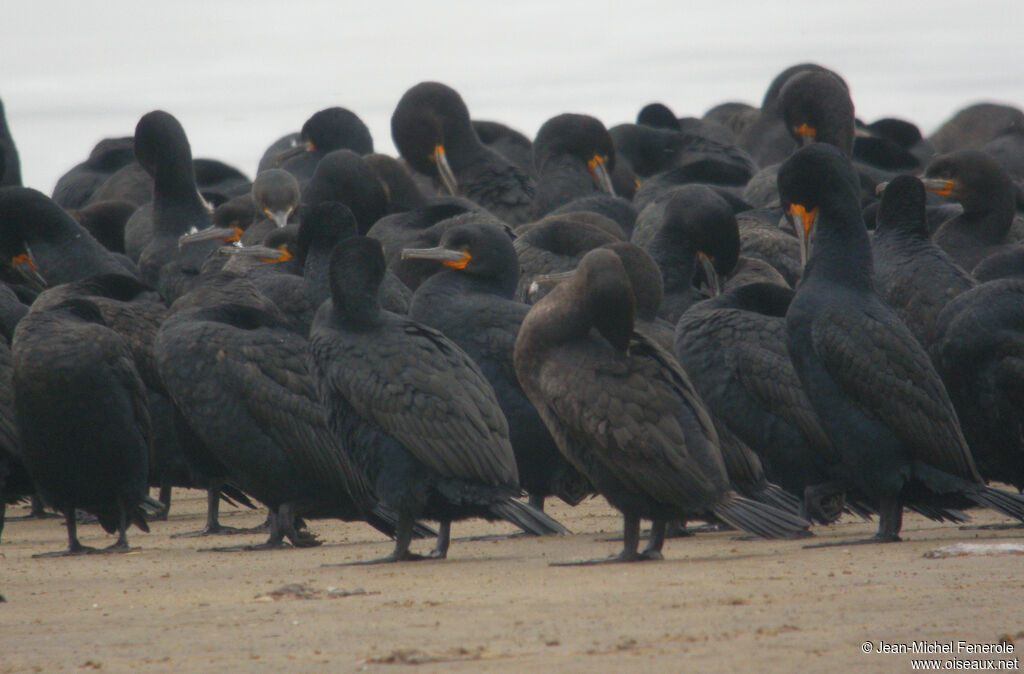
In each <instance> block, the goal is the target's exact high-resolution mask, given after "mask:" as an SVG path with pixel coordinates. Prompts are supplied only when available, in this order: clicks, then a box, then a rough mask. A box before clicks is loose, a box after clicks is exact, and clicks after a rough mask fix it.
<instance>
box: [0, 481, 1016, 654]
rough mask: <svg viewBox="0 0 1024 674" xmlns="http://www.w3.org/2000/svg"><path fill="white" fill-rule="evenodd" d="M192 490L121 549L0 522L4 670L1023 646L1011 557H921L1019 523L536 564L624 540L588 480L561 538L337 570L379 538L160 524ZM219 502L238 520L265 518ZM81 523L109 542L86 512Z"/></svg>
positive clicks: (849, 526)
mask: <svg viewBox="0 0 1024 674" xmlns="http://www.w3.org/2000/svg"><path fill="white" fill-rule="evenodd" d="M204 507H205V498H204V496H203V494H202V493H201V492H197V491H189V490H179V491H176V494H175V500H174V504H173V510H172V513H171V517H170V520H169V521H168V522H156V523H154V524H153V526H152V533H150V534H144V533H142V532H140V531H138V530H135V529H133V530H132V531H131V532H130V536H129V540H130V543H131V544H132V545H133V546H137V548H136V549H134V550H133V551H132V552H130V553H126V554H117V555H91V556H81V557H65V558H55V559H33V558H32V555H33V554H36V553H40V552H46V551H53V550H59V549H61V548H63V547H64V546H65V544H66V538H65V531H64V527H63V526H62V524H61V522H60V520H55V519H51V520H29V521H11V522H8V524H7V527H6V529H5V531H4V533H3V543H2V544H0V595H3V596H4V598H5V599H6V602H4V603H0V672H3V673H6V672H53V671H78V670H102V671H107V672H121V671H145V672H164V671H167V672H172V671H173V672H192V671H223V672H248V671H254V672H258V671H279V672H293V671H301V672H309V671H344V672H348V671H410V670H415V671H417V672H428V671H446V672H452V671H454V672H476V671H500V672H505V671H508V672H512V671H529V670H531V669H532V670H534V671H541V670H543V671H573V672H580V671H586V672H603V671H609V672H610V671H617V672H621V671H702V672H715V671H769V672H770V671H779V672H791V671H826V669H832V668H840V670H857V671H910V660H911V658H914V657H932V658H942V659H956V660H960V661H964V660H967V659H968V658H971V657H974V658H981V659H982V660H985V659H989V658H994V659H1009V660H1012V659H1013V658H1016V657H1018V656H1019V652H1020V650H1021V649H1024V612H1022V611H1021V608H1020V607H1021V598H1022V597H1024V573H1022V568H1024V557H1022V556H1021V555H1019V554H998V555H962V556H952V557H943V558H929V557H926V556H925V555H926V553H929V552H931V551H935V550H937V549H940V548H943V547H945V546H949V545H952V544H955V543H960V542H963V543H974V544H985V545H986V546H989V544H994V543H1000V542H1001V543H1016V544H1020V543H1022V542H1024V540H1022V538H1021V533H1020V532H1019V531H1018V532H1013V531H963V530H960V529H959V528H958V527H956V526H953V525H949V524H936V523H932V522H929V521H927V520H924V519H922V518H920V517H918V516H915V515H908V516H907V517H906V518H905V520H904V529H903V537H904V542H902V543H899V544H892V545H884V546H880V545H871V546H854V547H842V548H826V549H804V547H803V546H804V544H805V541H748V540H738V539H737V535H736V534H735V533H734V532H718V533H707V534H699V535H697V536H695V537H691V538H688V539H673V540H669V541H667V542H666V545H665V560H664V561H662V562H645V563H640V564H628V565H626V564H616V565H605V566H591V567H551V566H549V565H548V563H549V562H552V561H560V560H561V561H564V560H572V559H579V558H593V557H602V556H605V555H608V554H611V553H613V552H616V551H617V549H618V545H619V544H618V543H616V542H610V541H607V540H602V539H604V538H607V537H608V536H609V535H614V534H616V533H619V531H620V527H621V520H620V519H619V517H618V515H617V514H616V513H615V511H614V510H612V509H611V508H610V507H609V506H608V505H607V504H606V503H605V502H604V500H603V499H600V498H598V499H593V500H590V501H587V502H586V503H584V504H582V505H580V506H579V507H576V508H569V507H567V506H565V505H564V504H562V503H560V502H553V503H551V504H550V506H549V508H548V512H550V513H551V514H552V515H553V516H554V517H556V518H558V519H559V520H560V521H561V522H563V523H564V524H565V525H566V526H567V527H569V528H570V529H571V530H572V531H573V532H575V533H574V534H573V535H570V536H564V537H553V538H544V539H538V538H522V537H516V538H501V539H497V540H467V537H471V536H480V535H483V534H490V533H495V532H510V531H511V528H510V527H508V526H506V525H503V524H488V523H486V522H479V521H472V522H466V523H457V524H456V525H455V526H454V527H453V535H454V536H455V540H454V541H453V543H452V547H451V551H450V553H449V558H448V559H447V560H444V561H425V562H416V563H406V564H401V565H385V566H364V567H345V566H323V565H324V564H331V563H337V562H345V561H353V560H359V559H369V558H372V557H378V556H381V555H383V554H385V553H387V552H388V551H389V550H390V547H391V546H390V543H389V541H387V539H386V538H384V537H383V536H381V535H379V534H377V532H375V531H373V530H372V529H370V528H369V527H367V526H365V525H360V524H346V523H341V522H334V521H316V522H313V523H311V525H310V527H311V529H312V530H313V531H314V532H316V533H317V534H318V536H319V537H320V538H321V539H322V540H323V541H324V545H322V546H320V547H317V548H310V549H301V550H296V549H287V550H276V551H261V552H248V553H223V552H200V551H198V548H201V547H208V546H213V545H230V544H236V543H256V542H259V541H260V540H261V539H262V537H261V536H257V535H248V536H233V537H216V538H203V539H196V538H191V539H188V538H186V539H182V538H170V535H171V534H174V533H177V532H181V531H187V530H190V529H196V528H198V527H199V526H201V524H202V522H203V509H204ZM8 512H9V515H15V516H17V515H20V514H23V513H24V512H25V510H24V509H23V508H20V507H13V508H9V509H8ZM223 513H224V514H223V521H224V522H225V523H227V524H231V525H235V526H252V525H256V524H259V523H260V522H261V521H262V517H263V515H262V513H260V512H257V511H248V510H233V509H231V508H224V509H223ZM974 516H975V521H976V522H979V523H987V522H999V521H1003V518H1001V517H999V516H998V515H995V514H991V513H987V512H976V513H974ZM873 530H874V525H873V524H872V523H864V522H860V521H858V520H855V519H852V518H851V519H848V520H843V522H841V523H840V524H838V525H836V526H833V527H829V528H818V529H816V531H817V534H818V537H819V539H820V540H829V539H839V538H848V537H851V536H858V535H865V534H870V533H871V532H873ZM79 535H80V538H81V539H82V542H83V543H84V544H85V545H94V546H104V545H108V544H109V543H111V542H112V541H113V537H111V536H108V535H106V534H104V533H103V532H102V530H100V529H99V527H98V526H95V525H83V526H81V527H80V528H79ZM430 545H431V543H430V542H428V541H419V542H416V543H414V548H415V549H420V550H422V551H426V550H427V549H429V547H430ZM1004 547H1007V548H1010V549H1011V550H1012V548H1014V547H1020V546H1019V545H1017V546H1004ZM983 550H989V551H992V550H995V549H994V548H991V547H986V548H984V549H983ZM975 551H976V550H975ZM1003 552H1006V550H1003ZM880 640H881V641H884V642H885V643H886V644H895V645H899V644H906V645H908V646H909V644H910V643H911V642H912V641H915V640H916V641H924V642H928V643H933V642H934V643H938V644H939V645H940V646H941V645H944V644H948V643H952V645H953V648H954V651H955V649H956V648H957V643H956V642H958V641H961V640H962V641H965V642H967V643H980V644H997V643H1000V642H1001V641H1002V642H1004V643H1005V644H1011V645H1012V646H1013V647H1014V649H1015V652H1014V653H1009V654H1007V653H1003V654H996V655H992V654H988V655H980V656H979V655H969V654H965V653H959V654H958V653H956V652H954V653H953V654H952V655H933V656H919V655H918V656H915V655H911V654H892V653H881V654H879V653H871V654H865V653H864V652H862V648H864V647H865V642H871V644H870V647H871V649H872V650H877V647H878V644H879V641H880ZM1002 648H1004V649H1005V648H1008V646H1006V645H1004V646H1003V647H1002ZM1018 662H1019V661H1018ZM950 666H953V665H950Z"/></svg>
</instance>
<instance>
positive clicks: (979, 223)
mask: <svg viewBox="0 0 1024 674" xmlns="http://www.w3.org/2000/svg"><path fill="white" fill-rule="evenodd" d="M972 206H973V205H972ZM1015 215H1016V198H1015V197H1014V196H1012V195H1011V196H1009V197H1001V198H997V199H993V200H992V201H988V202H986V203H985V207H984V208H978V207H976V206H973V207H972V208H970V209H968V208H967V206H966V205H965V206H964V212H963V213H961V214H960V215H958V216H956V217H955V218H953V220H951V221H950V222H949V225H947V226H949V227H952V228H954V229H958V230H961V231H963V232H965V233H967V234H969V235H970V236H971V237H973V238H976V239H981V240H982V241H984V242H986V243H989V244H992V245H995V244H999V243H1003V241H1004V240H1005V239H1006V235H1007V233H1008V232H1009V231H1010V227H1011V226H1013V218H1014V216H1015Z"/></svg>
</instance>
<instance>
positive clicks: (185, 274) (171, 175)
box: [125, 110, 216, 302]
mask: <svg viewBox="0 0 1024 674" xmlns="http://www.w3.org/2000/svg"><path fill="white" fill-rule="evenodd" d="M135 156H136V158H137V159H138V162H139V164H140V165H141V166H142V167H143V168H145V169H146V171H147V173H149V174H150V175H151V176H152V177H153V206H152V215H151V218H150V219H149V220H148V221H147V220H146V219H144V218H140V219H136V218H135V217H133V218H132V219H131V220H129V222H128V226H127V227H126V229H125V250H126V251H127V253H128V255H129V257H133V251H138V252H137V259H138V264H139V274H140V277H141V278H142V280H143V281H144V282H146V283H148V284H149V285H151V286H153V287H154V288H159V289H160V291H161V295H162V296H163V297H164V299H165V300H167V301H168V302H170V301H173V300H174V299H175V298H177V297H180V296H181V295H183V294H184V293H185V291H186V290H187V288H188V287H190V286H191V285H193V284H194V283H196V282H197V279H198V275H199V271H200V269H201V266H202V263H203V260H205V259H206V255H207V254H208V253H209V252H210V250H212V249H213V248H214V247H216V246H214V245H210V246H198V245H197V246H190V247H188V248H187V249H185V250H186V251H188V252H187V253H185V254H182V255H179V249H178V239H180V238H181V236H182V235H184V234H187V233H188V232H189V231H191V230H202V229H206V228H207V227H208V226H209V225H210V210H209V209H208V208H207V204H206V203H205V202H204V201H203V198H202V197H201V196H200V195H199V191H198V188H197V186H196V180H195V169H194V168H193V166H192V149H191V147H190V146H189V142H188V137H187V136H186V135H185V130H184V129H183V128H182V127H181V124H180V123H179V122H178V120H177V119H175V118H174V116H173V115H171V114H169V113H166V112H164V111H162V110H155V111H153V112H149V113H146V114H145V115H143V116H142V118H141V119H140V120H139V123H138V124H137V125H136V127H135Z"/></svg>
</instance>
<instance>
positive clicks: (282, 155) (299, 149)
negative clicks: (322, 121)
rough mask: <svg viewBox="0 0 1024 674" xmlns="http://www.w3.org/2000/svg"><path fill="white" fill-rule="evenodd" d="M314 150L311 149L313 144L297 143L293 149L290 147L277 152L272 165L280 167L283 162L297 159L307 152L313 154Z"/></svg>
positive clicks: (306, 142) (307, 142)
mask: <svg viewBox="0 0 1024 674" xmlns="http://www.w3.org/2000/svg"><path fill="white" fill-rule="evenodd" d="M315 149H316V148H314V147H313V142H312V141H309V140H306V141H299V143H298V144H297V145H295V146H294V147H290V148H288V149H287V150H284V151H283V152H279V153H278V155H277V157H275V158H274V164H276V165H277V166H280V165H281V164H283V163H284V162H286V161H288V160H289V159H291V158H292V157H298V156H299V155H300V154H306V153H307V152H313V151H314V150H315Z"/></svg>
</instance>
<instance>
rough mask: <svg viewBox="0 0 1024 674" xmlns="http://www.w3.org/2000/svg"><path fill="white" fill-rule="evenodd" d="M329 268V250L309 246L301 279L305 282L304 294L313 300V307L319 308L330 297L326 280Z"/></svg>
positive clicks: (327, 279) (328, 284)
mask: <svg viewBox="0 0 1024 674" xmlns="http://www.w3.org/2000/svg"><path fill="white" fill-rule="evenodd" d="M330 267H331V251H330V249H329V248H328V249H326V250H325V249H322V248H320V247H319V246H310V248H309V250H308V251H306V259H305V261H304V263H303V265H302V278H303V279H304V281H305V285H306V293H307V294H308V295H309V297H310V298H311V299H312V300H313V306H320V305H321V304H322V303H323V301H324V300H326V299H327V298H328V297H330V296H331V283H330V280H329V278H328V270H329V269H330Z"/></svg>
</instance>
